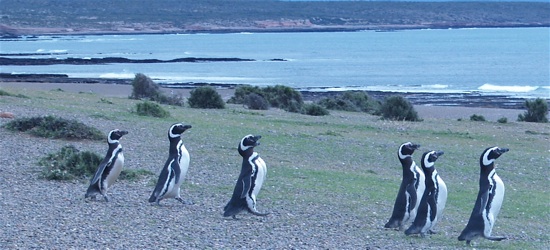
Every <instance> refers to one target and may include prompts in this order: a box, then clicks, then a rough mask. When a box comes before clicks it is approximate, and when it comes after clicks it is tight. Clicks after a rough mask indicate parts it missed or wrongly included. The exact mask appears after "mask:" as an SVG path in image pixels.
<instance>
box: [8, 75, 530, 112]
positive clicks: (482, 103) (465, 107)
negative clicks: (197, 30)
mask: <svg viewBox="0 0 550 250" xmlns="http://www.w3.org/2000/svg"><path fill="white" fill-rule="evenodd" d="M78 80H79V81H75V82H69V81H58V82H56V81H47V82H46V81H14V80H12V81H5V79H4V80H3V79H0V89H7V90H8V91H9V89H17V90H21V91H23V92H24V91H27V90H29V91H31V90H32V91H52V90H61V91H65V92H70V93H91V94H96V95H99V96H104V97H113V98H127V97H128V96H130V95H131V93H132V86H131V80H122V79H102V80H104V81H103V82H96V81H97V80H94V79H87V80H86V79H78ZM204 85H208V84H197V85H195V84H189V85H188V86H187V87H182V88H167V87H162V86H161V87H162V88H161V90H163V91H165V92H166V93H169V94H176V95H181V96H182V97H184V98H187V97H188V96H189V95H190V92H191V91H192V90H193V89H194V88H195V87H198V86H204ZM211 86H213V87H214V88H215V89H216V91H217V92H218V93H219V94H220V95H221V96H222V98H223V99H224V100H228V99H229V98H231V97H232V96H233V94H234V92H235V88H236V86H235V85H225V84H215V85H211ZM300 92H301V93H302V96H303V98H304V100H305V101H315V100H318V99H320V98H324V97H329V96H331V95H337V94H339V93H340V92H334V91H332V92H331V91H327V92H311V91H300ZM367 94H369V96H371V97H374V98H376V99H379V100H381V99H383V98H384V97H385V96H389V95H392V94H399V95H403V96H404V97H405V98H407V99H408V100H409V101H410V102H411V103H412V104H413V105H414V107H415V110H416V111H417V112H418V114H419V116H420V117H421V118H422V119H428V120H429V119H455V120H456V119H463V120H468V119H469V117H470V116H471V115H473V114H476V115H482V116H484V117H485V118H486V119H487V120H488V121H496V120H498V119H500V118H503V117H504V118H507V119H508V121H515V120H516V119H517V117H518V115H519V114H523V113H524V112H525V109H524V108H523V107H522V106H520V104H521V105H523V102H524V100H523V99H515V100H514V101H511V99H510V98H506V97H503V96H502V97H499V98H495V97H494V96H483V95H473V96H471V97H469V98H468V97H467V98H462V99H461V98H460V96H459V95H453V97H451V96H450V95H449V94H436V93H393V92H370V91H367ZM474 97H475V98H474ZM430 100H433V101H430ZM444 101H445V102H448V103H453V102H454V103H453V105H451V104H445V103H444ZM511 103H516V104H515V105H511ZM0 111H8V112H9V110H0Z"/></svg>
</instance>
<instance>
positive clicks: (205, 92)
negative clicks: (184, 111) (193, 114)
mask: <svg viewBox="0 0 550 250" xmlns="http://www.w3.org/2000/svg"><path fill="white" fill-rule="evenodd" d="M187 102H188V103H189V106H190V107H191V108H203V109H223V108H225V102H224V101H223V99H222V97H221V96H220V94H218V92H217V91H216V90H215V89H214V88H212V87H209V86H203V87H198V88H196V89H194V90H192V91H191V93H190V96H189V99H188V100H187Z"/></svg>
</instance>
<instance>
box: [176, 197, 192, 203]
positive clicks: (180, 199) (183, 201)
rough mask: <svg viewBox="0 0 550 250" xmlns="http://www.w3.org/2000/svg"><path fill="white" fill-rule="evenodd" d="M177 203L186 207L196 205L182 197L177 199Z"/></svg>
mask: <svg viewBox="0 0 550 250" xmlns="http://www.w3.org/2000/svg"><path fill="white" fill-rule="evenodd" d="M175 199H176V200H177V201H179V202H181V203H182V204H184V205H194V204H195V203H193V201H185V200H183V199H182V198H181V197H176V198H175Z"/></svg>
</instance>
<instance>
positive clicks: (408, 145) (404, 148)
mask: <svg viewBox="0 0 550 250" xmlns="http://www.w3.org/2000/svg"><path fill="white" fill-rule="evenodd" d="M418 148H420V144H414V143H412V142H405V143H403V144H401V146H400V147H399V152H398V155H399V159H405V158H407V157H411V156H412V154H413V153H414V151H415V150H417V149H418Z"/></svg>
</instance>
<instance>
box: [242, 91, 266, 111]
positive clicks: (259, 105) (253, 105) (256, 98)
mask: <svg viewBox="0 0 550 250" xmlns="http://www.w3.org/2000/svg"><path fill="white" fill-rule="evenodd" d="M244 105H246V106H247V107H248V109H256V110H267V109H269V102H267V100H266V99H265V98H264V97H263V96H261V95H259V94H256V93H250V94H248V95H247V96H246V98H245V101H244Z"/></svg>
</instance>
